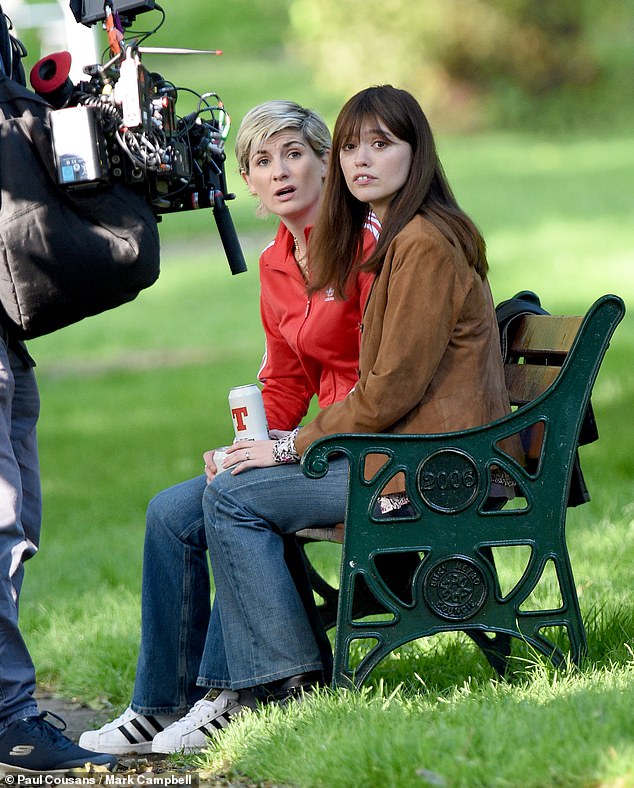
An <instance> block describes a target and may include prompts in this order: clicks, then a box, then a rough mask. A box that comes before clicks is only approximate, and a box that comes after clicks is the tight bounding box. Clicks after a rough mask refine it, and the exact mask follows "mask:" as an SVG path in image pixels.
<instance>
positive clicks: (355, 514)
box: [297, 295, 625, 687]
mask: <svg viewBox="0 0 634 788" xmlns="http://www.w3.org/2000/svg"><path fill="white" fill-rule="evenodd" d="M537 303H539V302H537ZM624 312H625V307H624V304H623V301H622V300H621V299H620V298H618V297H617V296H614V295H606V296H603V297H602V298H600V299H599V300H597V301H596V302H595V303H594V304H593V306H592V307H591V308H590V309H589V311H588V313H587V314H586V315H585V317H576V316H575V317H571V316H554V315H541V314H539V315H535V314H529V315H524V316H521V318H519V319H518V321H517V325H516V326H515V329H514V331H513V335H512V336H509V338H508V347H507V348H506V353H505V373H506V381H507V388H508V391H509V396H510V399H511V403H512V406H513V411H512V413H510V414H509V415H508V416H506V417H504V418H502V419H498V420H497V421H495V422H493V423H491V424H488V425H485V426H482V427H477V428H474V429H469V430H465V431H462V432H454V433H445V434H439V435H390V434H379V435H356V434H350V435H344V434H340V435H332V436H329V437H327V438H324V439H321V440H318V441H316V442H315V443H313V444H312V445H311V446H310V447H309V449H308V450H307V452H306V453H305V455H304V457H303V460H302V466H303V471H304V473H305V474H306V475H307V476H309V477H313V478H318V477H320V476H323V475H324V474H325V473H327V472H328V458H329V457H330V456H331V455H341V454H343V455H345V456H346V457H347V458H348V461H349V464H350V477H349V493H348V506H347V513H346V518H345V523H343V524H339V525H337V526H334V527H333V528H329V529H305V530H303V531H300V532H299V533H298V534H297V537H298V543H299V545H300V549H301V551H302V552H303V555H304V558H305V559H306V561H307V568H308V572H309V577H310V582H311V585H312V588H313V590H314V591H315V592H316V594H317V595H318V596H319V597H320V598H321V599H322V600H323V602H322V604H321V605H320V607H319V608H318V609H319V611H320V615H321V617H322V620H323V622H324V624H325V625H326V627H327V628H329V627H332V626H333V625H336V636H335V647H334V668H333V679H332V684H333V686H334V687H336V686H357V687H358V686H360V685H361V684H362V683H363V682H364V681H365V679H366V678H367V677H368V675H369V674H370V672H371V671H372V670H373V669H374V667H375V666H376V665H377V664H378V663H379V662H380V661H381V660H382V659H383V658H384V657H385V656H387V655H388V654H389V653H390V652H392V651H393V650H394V649H396V648H398V647H399V646H401V645H403V644H405V643H408V642H410V641H412V640H414V639H417V638H421V637H427V636H431V635H435V634H437V633H442V632H449V631H463V632H466V633H467V634H468V635H470V636H471V638H472V639H473V640H474V641H475V642H476V644H477V645H478V646H479V647H480V648H481V649H482V650H483V652H484V653H485V655H486V656H487V658H488V659H489V661H490V663H491V664H492V665H493V667H494V668H495V669H496V670H497V671H498V672H499V673H500V674H504V671H505V669H506V667H507V663H508V658H509V655H510V644H511V639H512V638H513V637H515V638H519V639H521V640H523V641H524V642H526V643H528V644H529V646H530V647H532V648H533V649H535V650H536V651H537V652H539V653H541V654H543V655H545V656H546V657H547V658H549V659H551V660H552V661H553V663H554V664H556V665H558V664H561V663H562V661H564V660H565V659H566V652H569V653H570V656H571V658H572V660H573V661H574V662H577V663H578V662H579V661H580V660H581V659H582V657H583V655H584V654H585V653H586V649H587V641H586V633H585V628H584V624H583V620H582V616H581V611H580V607H579V600H578V597H577V591H576V588H575V582H574V578H573V572H572V567H571V563H570V558H569V554H568V548H567V544H566V533H565V526H566V514H567V508H568V505H569V500H568V496H569V491H570V485H571V478H572V476H573V471H574V469H575V465H577V468H578V452H577V449H578V445H579V442H580V432H581V430H582V425H583V422H584V417H586V414H588V412H591V409H590V395H591V392H592V388H593V385H594V382H595V379H596V376H597V373H598V371H599V368H600V366H601V363H602V360H603V357H604V354H605V352H606V350H607V347H608V345H609V342H610V339H611V337H612V334H613V332H614V330H615V328H616V326H617V325H618V323H619V322H620V321H621V319H622V317H623V315H624ZM511 436H520V437H521V439H522V443H523V445H524V447H525V449H526V452H527V456H528V458H529V459H528V460H526V461H525V462H524V463H520V462H518V461H517V460H516V459H514V457H513V456H511V454H510V453H507V452H506V451H505V450H504V449H503V448H502V443H503V442H504V441H505V439H508V438H509V437H511ZM529 444H530V445H529ZM369 454H379V455H383V456H384V457H385V463H384V465H383V467H382V468H381V469H380V470H379V472H378V473H377V474H375V476H374V477H373V478H371V479H368V478H365V475H364V470H363V469H364V466H365V459H366V457H367V456H368V455H369ZM500 470H501V471H502V472H503V473H505V474H507V475H508V476H509V477H510V478H511V479H512V480H513V482H514V484H515V498H513V499H511V500H510V501H508V503H506V505H504V506H503V508H495V509H491V508H490V506H487V501H489V500H490V485H491V479H492V475H493V476H494V475H495V474H496V473H498V472H499V471H500ZM395 474H404V478H405V483H406V490H407V495H408V497H409V500H410V502H411V505H412V508H411V510H410V511H409V512H408V513H407V514H404V515H403V514H401V515H399V514H398V513H396V514H395V515H394V516H388V517H387V518H386V517H385V515H383V516H380V517H377V516H376V514H375V503H376V500H377V497H378V496H379V495H380V493H381V491H382V490H383V488H384V487H385V485H386V483H387V482H388V481H389V479H391V478H392V477H393V476H394V475H395ZM320 540H326V541H335V542H341V543H342V555H341V567H340V582H339V589H338V590H337V589H334V588H332V587H331V586H330V585H329V584H328V583H326V581H325V580H324V579H323V578H322V577H321V576H320V575H319V574H318V573H317V572H316V570H315V569H314V567H313V566H312V565H311V563H310V561H309V560H308V558H307V556H306V552H305V548H306V546H307V545H308V544H310V543H311V542H313V541H320ZM509 547H511V548H515V549H517V548H518V547H519V548H520V550H521V551H523V552H524V554H525V555H526V560H525V568H524V569H523V571H521V572H520V573H519V575H520V576H519V577H518V579H517V581H516V582H514V584H513V585H512V587H510V588H508V589H504V590H503V589H502V587H501V583H500V578H499V577H498V573H497V571H496V561H495V560H494V554H495V556H502V555H503V550H504V549H506V548H509ZM553 570H554V571H553ZM546 572H548V573H549V576H550V577H554V578H555V580H556V583H557V585H558V590H559V597H560V599H559V602H558V603H557V605H556V607H554V608H552V609H551V608H548V609H541V607H539V606H537V607H536V606H535V600H534V594H533V592H534V590H535V589H536V587H537V586H538V584H539V582H540V580H541V579H542V577H544V574H545V573H546ZM368 613H374V614H375V615H368ZM553 633H558V634H557V636H556V637H554V638H553ZM562 636H563V637H564V638H567V644H568V647H567V648H562V645H561V642H562ZM355 641H359V643H357V651H359V650H360V651H361V657H360V658H359V659H358V662H357V664H356V665H354V666H353V665H352V664H351V651H352V650H353V649H352V647H353V644H354V643H355ZM361 641H363V642H361Z"/></svg>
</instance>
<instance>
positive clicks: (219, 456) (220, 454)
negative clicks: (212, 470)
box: [214, 446, 229, 476]
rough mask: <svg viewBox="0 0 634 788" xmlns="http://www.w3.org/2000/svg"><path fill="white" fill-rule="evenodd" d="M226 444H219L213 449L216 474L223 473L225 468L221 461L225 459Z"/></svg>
mask: <svg viewBox="0 0 634 788" xmlns="http://www.w3.org/2000/svg"><path fill="white" fill-rule="evenodd" d="M228 448H229V447H228V446H221V447H220V448H219V449H216V450H215V451H214V462H215V463H216V476H217V475H218V474H219V473H224V472H225V471H226V470H227V469H226V468H223V467H222V463H223V462H224V461H225V460H226V459H227V449H228Z"/></svg>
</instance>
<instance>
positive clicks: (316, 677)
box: [240, 670, 324, 706]
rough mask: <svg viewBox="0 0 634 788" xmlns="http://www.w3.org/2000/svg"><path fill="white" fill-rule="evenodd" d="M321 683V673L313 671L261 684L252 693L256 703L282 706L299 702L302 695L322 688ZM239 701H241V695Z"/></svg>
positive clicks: (322, 677) (322, 680)
mask: <svg viewBox="0 0 634 788" xmlns="http://www.w3.org/2000/svg"><path fill="white" fill-rule="evenodd" d="M323 683H324V676H323V673H322V672H321V671H320V670H314V671H312V672H311V673H300V674H299V675H297V676H289V677H288V678H286V679H279V680H278V681H271V682H270V683H269V684H261V685H260V686H259V687H254V688H253V690H252V693H253V696H254V698H255V699H256V700H257V701H258V703H277V704H278V705H280V706H283V705H285V704H286V703H288V702H289V701H291V700H293V699H298V700H301V698H302V696H303V695H304V694H306V693H307V692H312V690H314V689H315V688H316V687H320V686H323ZM240 699H241V700H242V694H241V695H240Z"/></svg>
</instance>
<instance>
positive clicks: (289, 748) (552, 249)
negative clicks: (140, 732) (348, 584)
mask: <svg viewBox="0 0 634 788" xmlns="http://www.w3.org/2000/svg"><path fill="white" fill-rule="evenodd" d="M440 149H441V154H442V158H443V161H444V163H445V166H446V169H447V171H448V174H449V177H450V180H451V182H452V184H453V185H454V187H455V191H456V193H457V195H458V197H459V199H460V200H461V202H463V204H464V205H465V206H466V207H467V208H468V210H469V211H470V212H471V213H472V215H473V216H474V218H475V219H476V221H477V222H478V223H479V224H480V226H481V227H482V228H483V230H484V232H485V235H486V237H487V241H488V246H489V258H490V263H491V282H492V287H493V291H494V296H495V299H496V301H499V300H502V299H503V298H507V297H509V296H511V295H512V294H513V293H514V292H516V291H517V290H520V289H525V288H531V289H534V290H536V291H537V292H538V293H539V294H540V295H541V297H542V300H543V303H544V305H545V306H546V307H547V308H548V309H549V310H550V311H553V312H557V311H560V312H571V311H577V312H579V311H584V310H585V309H586V308H587V307H588V306H589V304H590V303H591V302H592V301H593V300H594V299H595V298H596V297H598V296H599V295H601V294H603V293H605V292H616V293H618V294H619V295H621V296H622V297H623V298H624V299H625V301H626V303H627V304H631V303H633V299H634V275H632V273H631V263H632V251H631V227H632V220H633V219H634V197H633V196H632V191H631V189H630V188H629V184H631V182H632V178H633V176H634V151H633V150H632V146H631V144H630V143H629V141H628V140H625V139H621V138H614V139H608V140H599V139H582V138H579V139H573V140H570V141H568V142H564V141H557V142H548V141H546V140H543V139H538V138H532V137H530V136H528V135H525V136H517V137H515V136H512V135H504V136H500V135H485V136H480V137H467V138H442V139H441V140H440ZM238 203H242V205H241V206H240V209H239V210H236V224H237V226H238V229H239V231H240V233H241V236H242V238H243V239H244V246H245V252H246V255H247V258H248V262H249V271H248V273H246V274H242V275H240V276H237V277H232V276H231V275H230V274H229V271H228V268H227V265H226V262H225V260H224V258H223V256H222V253H221V250H220V246H219V243H218V239H217V237H216V235H215V230H214V229H213V227H212V225H211V222H210V221H209V217H204V216H202V215H200V216H197V217H196V219H195V222H200V223H199V224H196V225H195V226H194V227H193V228H192V229H190V230H188V237H187V238H186V239H183V238H182V237H180V236H181V231H180V230H179V229H178V228H176V225H177V224H178V222H179V219H180V217H169V219H168V220H167V221H166V222H165V223H164V227H163V228H162V234H163V238H164V240H165V244H164V252H163V270H162V274H161V278H160V279H159V282H158V283H157V284H156V285H155V286H154V287H152V288H151V289H150V290H148V291H146V292H145V293H143V294H141V295H140V296H139V298H138V299H137V300H136V301H135V302H133V303H131V304H128V305H126V306H124V307H121V308H119V309H117V310H114V311H112V312H110V313H106V314H103V315H100V316H97V317H94V318H91V319H89V320H86V321H83V322H82V323H79V324H77V325H75V326H71V327H69V328H67V329H64V330H62V331H59V332H57V333H55V334H53V335H51V336H48V337H42V338H40V339H38V340H35V341H33V342H31V343H30V349H31V352H32V353H33V354H34V356H35V357H36V360H37V362H38V369H37V371H38V377H39V382H40V388H41V394H42V417H41V422H40V448H41V461H42V476H43V485H44V495H45V498H44V503H45V508H44V531H43V538H42V549H41V552H40V555H39V556H37V557H36V558H35V560H33V561H32V562H30V563H29V565H28V566H27V577H26V582H25V585H24V591H23V596H22V605H21V615H22V625H23V629H24V633H25V636H26V639H27V641H28V644H29V647H30V649H31V651H32V654H33V656H34V660H35V662H36V665H37V668H38V676H39V680H40V682H41V683H42V684H45V685H48V686H49V687H51V688H52V689H53V690H54V691H56V692H58V693H59V694H61V695H63V696H66V697H78V698H81V699H82V700H83V701H84V702H87V703H90V704H91V705H104V704H108V705H111V706H112V707H113V712H114V710H118V709H120V708H122V707H124V706H125V705H126V704H127V702H128V701H129V698H130V694H131V689H132V683H133V680H134V669H135V662H136V653H137V648H138V632H139V620H140V604H139V588H140V573H141V560H142V544H143V532H144V512H145V507H146V504H147V501H148V500H149V498H150V497H151V496H152V495H153V494H154V493H155V492H157V491H159V490H160V489H162V488H164V487H166V486H168V485H170V484H173V483H175V482H177V481H180V480H182V479H185V478H188V477H190V476H192V475H195V474H197V473H199V472H200V471H201V470H202V452H203V451H204V450H205V449H207V448H210V447H213V446H215V445H219V444H221V443H224V442H225V441H226V440H227V439H228V438H229V437H230V434H231V425H230V421H229V417H228V407H227V401H226V397H227V391H228V389H229V388H230V387H231V386H233V385H238V384H241V383H248V382H251V381H253V380H254V378H255V374H256V370H257V367H258V365H259V361H260V358H261V353H262V346H263V341H262V332H261V329H260V326H259V316H258V308H257V298H258V281H257V255H258V251H259V249H260V248H261V246H262V245H263V244H264V242H265V241H266V239H267V238H268V237H269V236H270V235H271V234H272V225H271V224H270V223H268V224H266V225H264V226H262V225H261V224H259V223H256V222H255V220H253V219H252V217H251V212H252V204H251V202H250V201H249V200H248V198H247V197H246V194H244V193H241V195H240V198H239V200H238V201H237V202H236V208H238ZM203 219H204V222H203V221H202V220H203ZM168 222H169V225H168ZM174 228H176V229H175V230H174ZM633 343H634V321H633V320H632V318H631V315H630V314H629V313H628V315H627V316H626V319H625V321H624V322H623V323H622V324H621V326H619V328H618V329H617V332H616V335H615V337H614V340H613V342H612V346H611V347H610V349H609V351H608V354H607V356H606V359H605V362H604V365H603V367H602V370H601V373H600V376H599V379H598V381H597V385H596V387H595V391H594V394H593V404H594V407H595V412H596V415H597V420H598V424H599V430H600V433H601V440H600V441H598V442H597V443H595V444H593V445H591V446H588V447H585V448H583V449H582V465H583V469H584V473H585V476H586V481H587V483H588V486H589V488H590V490H591V493H592V501H591V502H590V503H589V504H588V505H586V506H583V507H580V508H578V509H573V510H570V512H569V517H568V535H569V544H570V552H571V557H572V563H573V568H574V571H575V577H576V581H577V585H578V589H579V594H580V603H581V607H582V611H583V615H584V618H585V620H586V624H587V629H588V637H589V643H590V657H589V660H588V662H587V663H586V664H584V666H582V669H581V670H578V669H576V668H571V669H570V670H569V671H565V670H564V671H554V670H552V669H550V668H549V667H548V666H545V665H542V664H541V661H540V660H538V659H536V658H534V657H532V656H531V655H525V656H527V661H525V662H521V661H519V660H518V662H517V663H516V665H515V669H514V672H513V675H512V677H511V681H510V682H508V683H499V682H497V681H495V677H494V676H493V674H492V672H491V670H490V668H489V667H488V665H487V664H486V662H485V661H484V660H483V658H482V657H481V656H480V655H479V654H478V653H477V652H476V651H475V649H474V648H473V646H472V645H471V644H470V643H469V642H468V641H467V640H466V638H465V637H464V636H461V635H446V636H438V637H435V638H429V639H426V640H424V641H421V642H419V643H414V644H409V645H407V646H405V647H403V648H402V649H400V650H399V651H398V652H397V653H395V654H393V655H391V656H390V657H389V658H388V659H387V660H385V661H384V662H383V663H382V664H381V665H380V666H379V667H378V668H377V670H376V671H375V672H374V674H373V675H372V677H371V681H370V683H369V686H368V688H367V689H365V690H364V691H363V692H362V693H361V694H355V693H346V692H340V693H336V694H331V693H329V692H324V693H321V694H320V695H319V696H318V697H316V698H315V699H314V700H311V701H309V702H307V703H306V704H304V705H303V706H301V707H299V708H295V709H291V710H288V711H287V712H281V711H279V710H268V711H267V712H266V713H263V714H254V715H249V716H248V717H247V718H245V719H244V720H243V721H242V722H240V723H239V724H236V726H235V727H233V728H232V729H230V730H229V731H227V734H226V736H223V739H222V743H221V746H220V748H219V749H218V750H216V751H213V752H211V753H210V754H209V756H208V757H207V758H205V759H204V760H203V761H200V762H197V763H199V765H200V768H202V769H207V770H209V769H211V770H213V771H216V772H217V771H229V772H230V773H233V774H243V775H248V776H250V777H251V778H252V779H254V780H268V781H271V782H272V783H274V784H276V785H293V786H321V785H323V786H328V788H331V786H381V788H383V786H399V788H402V787H403V786H409V785H412V786H414V785H425V784H431V785H447V786H463V785H464V786H518V788H519V786H540V787H541V786H551V785H557V786H595V785H611V786H612V785H613V786H617V785H618V786H624V785H634V773H633V764H634V751H633V749H632V743H631V741H632V739H631V702H632V697H634V682H633V679H632V664H633V661H632V647H633V646H634V620H633V611H634V604H633V603H634V600H633V598H632V596H633V595H632V583H631V572H632V570H631V567H632V565H633V563H634V528H632V519H633V518H634V460H633V459H632V453H631V439H630V433H631V426H630V422H631V418H630V414H631V412H632V408H633V407H634V379H633V376H632V372H631V369H632V364H631V348H632V346H633ZM317 552H318V553H319V555H318V557H317V558H316V561H317V563H318V564H319V566H320V567H321V568H322V569H323V571H324V572H325V573H326V574H327V575H328V576H329V577H330V578H331V579H333V580H334V579H335V578H336V573H337V562H338V554H339V553H338V548H336V547H333V546H328V545H323V546H319V547H318V548H317ZM545 593H546V594H548V593H549V591H548V589H546V591H545Z"/></svg>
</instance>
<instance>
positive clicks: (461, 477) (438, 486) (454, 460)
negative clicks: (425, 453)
mask: <svg viewBox="0 0 634 788" xmlns="http://www.w3.org/2000/svg"><path fill="white" fill-rule="evenodd" d="M479 487H480V483H479V476H478V468H477V466H476V464H475V462H474V461H473V460H472V459H471V457H470V456H469V455H468V454H466V453H465V452H463V451H458V449H441V450H440V451H437V452H435V453H434V454H430V455H429V457H427V459H426V460H424V461H423V463H422V464H421V466H420V468H419V470H418V488H419V490H420V494H421V498H422V499H423V501H425V503H426V504H427V506H429V507H430V509H435V510H436V511H439V512H447V513H451V512H460V511H462V510H463V509H466V508H467V507H468V506H469V505H470V504H471V503H473V501H474V500H475V497H476V495H477V494H478V489H479Z"/></svg>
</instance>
